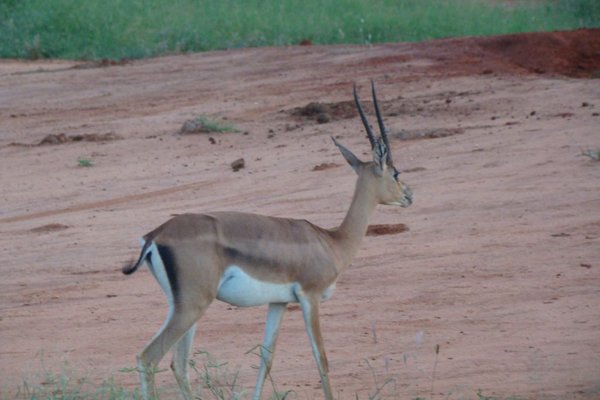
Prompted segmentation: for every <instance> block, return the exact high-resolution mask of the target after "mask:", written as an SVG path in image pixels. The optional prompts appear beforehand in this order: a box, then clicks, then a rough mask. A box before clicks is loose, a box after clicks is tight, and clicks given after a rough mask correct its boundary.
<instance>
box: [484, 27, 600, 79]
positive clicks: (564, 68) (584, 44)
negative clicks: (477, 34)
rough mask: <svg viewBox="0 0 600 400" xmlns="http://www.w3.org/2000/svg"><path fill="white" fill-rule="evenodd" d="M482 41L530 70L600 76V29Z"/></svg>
mask: <svg viewBox="0 0 600 400" xmlns="http://www.w3.org/2000/svg"><path fill="white" fill-rule="evenodd" d="M478 44H479V46H480V47H481V48H482V49H483V50H484V51H485V52H486V53H488V54H489V55H491V56H495V57H500V58H502V59H504V62H506V63H510V64H513V65H515V66H518V67H521V68H524V69H526V70H527V71H529V72H533V73H537V74H544V73H549V74H559V75H565V76H571V77H575V78H590V77H595V78H600V29H580V30H576V31H570V32H537V33H525V34H516V35H504V36H494V37H489V38H481V39H479V43H478Z"/></svg>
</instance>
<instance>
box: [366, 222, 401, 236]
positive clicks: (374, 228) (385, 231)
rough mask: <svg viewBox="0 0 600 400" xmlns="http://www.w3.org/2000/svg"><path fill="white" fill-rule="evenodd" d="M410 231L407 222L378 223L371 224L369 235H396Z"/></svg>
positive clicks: (368, 230) (368, 229)
mask: <svg viewBox="0 0 600 400" xmlns="http://www.w3.org/2000/svg"><path fill="white" fill-rule="evenodd" d="M406 231H408V226H406V225H405V224H377V225H369V227H368V228H367V236H381V235H396V234H398V233H402V232H406Z"/></svg>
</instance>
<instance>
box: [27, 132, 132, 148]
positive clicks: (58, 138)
mask: <svg viewBox="0 0 600 400" xmlns="http://www.w3.org/2000/svg"><path fill="white" fill-rule="evenodd" d="M119 139H121V137H120V136H119V135H117V134H115V133H89V134H83V135H65V134H64V133H59V134H58V135H55V134H49V135H46V136H45V137H44V138H43V139H42V140H41V141H40V142H39V143H38V146H44V145H48V144H50V145H54V144H64V143H71V142H109V141H111V140H119Z"/></svg>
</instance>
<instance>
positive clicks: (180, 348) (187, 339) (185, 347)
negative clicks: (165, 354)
mask: <svg viewBox="0 0 600 400" xmlns="http://www.w3.org/2000/svg"><path fill="white" fill-rule="evenodd" d="M195 333H196V324H194V325H192V327H191V328H190V329H188V331H187V332H186V333H185V334H184V335H183V337H182V338H181V339H179V341H178V342H177V344H175V347H174V348H173V361H171V369H172V370H173V374H174V375H175V379H177V383H178V384H179V388H180V389H181V393H182V394H183V397H184V398H185V399H186V400H191V399H192V389H191V387H190V380H189V374H188V367H189V358H190V357H189V356H190V350H191V348H192V344H193V342H194V334H195Z"/></svg>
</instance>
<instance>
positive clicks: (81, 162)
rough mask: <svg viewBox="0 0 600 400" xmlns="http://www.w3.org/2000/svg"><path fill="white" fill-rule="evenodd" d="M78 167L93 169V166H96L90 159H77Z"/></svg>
mask: <svg viewBox="0 0 600 400" xmlns="http://www.w3.org/2000/svg"><path fill="white" fill-rule="evenodd" d="M77 165H79V166H80V167H92V166H94V164H93V163H92V160H90V159H89V158H78V159H77Z"/></svg>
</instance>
